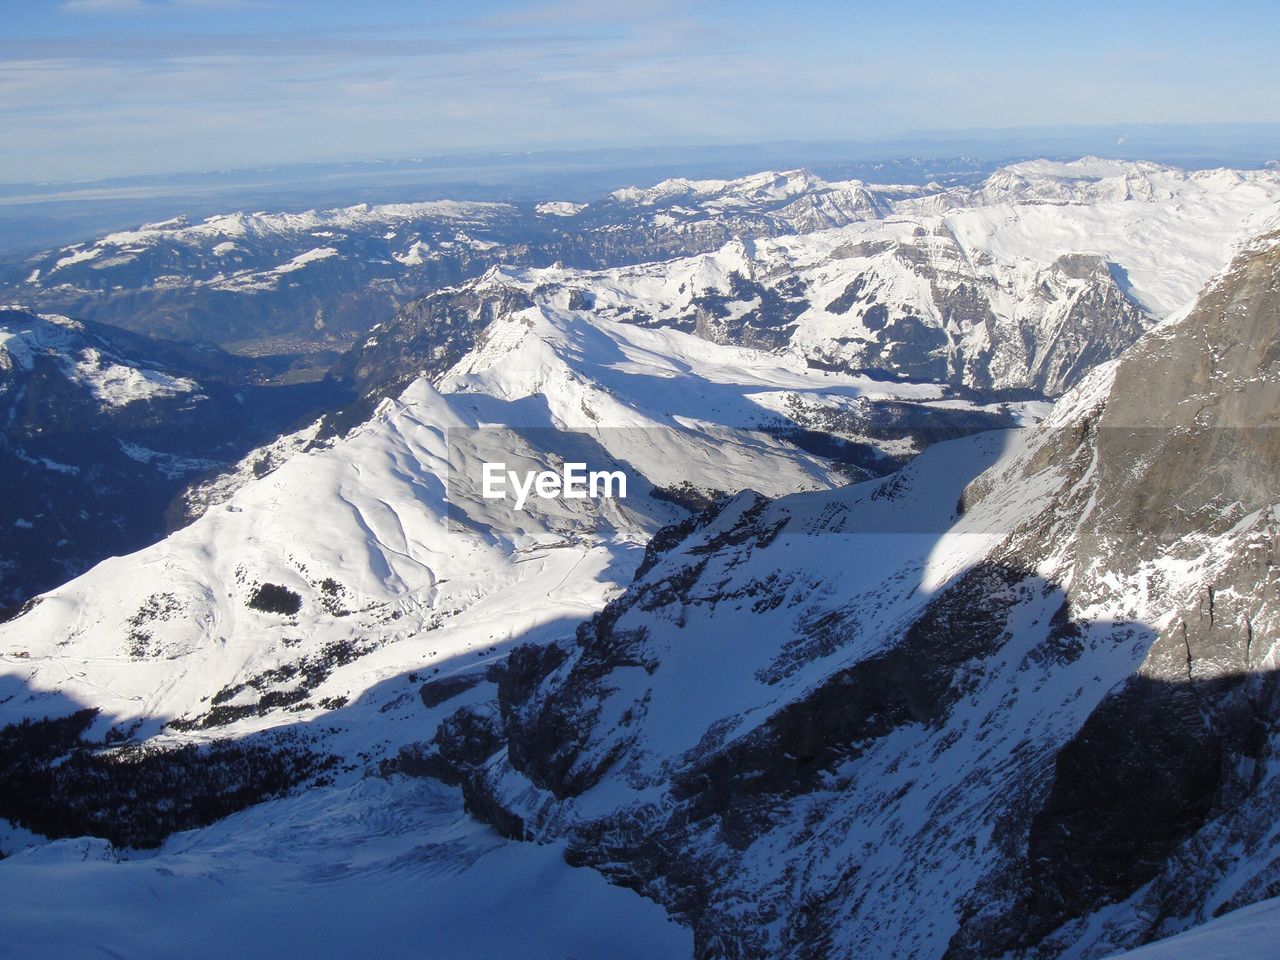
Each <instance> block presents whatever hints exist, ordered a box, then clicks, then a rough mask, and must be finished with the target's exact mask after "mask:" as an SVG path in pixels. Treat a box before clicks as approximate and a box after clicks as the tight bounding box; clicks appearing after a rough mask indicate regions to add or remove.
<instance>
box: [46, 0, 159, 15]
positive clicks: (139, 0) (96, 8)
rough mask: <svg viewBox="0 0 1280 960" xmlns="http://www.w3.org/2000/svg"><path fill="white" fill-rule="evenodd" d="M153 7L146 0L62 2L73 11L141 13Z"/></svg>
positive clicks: (72, 0) (64, 6)
mask: <svg viewBox="0 0 1280 960" xmlns="http://www.w3.org/2000/svg"><path fill="white" fill-rule="evenodd" d="M151 8H152V4H150V3H146V2H144V0H65V2H64V3H63V4H62V9H63V10H67V11H70V12H71V13H141V12H142V11H144V10H149V9H151Z"/></svg>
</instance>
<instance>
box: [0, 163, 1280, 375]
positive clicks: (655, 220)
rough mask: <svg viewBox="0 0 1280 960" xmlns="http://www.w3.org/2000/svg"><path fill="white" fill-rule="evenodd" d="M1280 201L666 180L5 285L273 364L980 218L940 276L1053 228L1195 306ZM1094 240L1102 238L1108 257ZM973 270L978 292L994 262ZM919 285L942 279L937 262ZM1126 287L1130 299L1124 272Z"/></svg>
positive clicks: (1133, 190)
mask: <svg viewBox="0 0 1280 960" xmlns="http://www.w3.org/2000/svg"><path fill="white" fill-rule="evenodd" d="M1278 184H1280V175H1277V174H1276V173H1275V172H1274V171H1262V172H1238V171H1229V170H1214V171H1197V172H1186V171H1182V170H1177V169H1175V168H1172V167H1164V166H1160V165H1158V164H1149V163H1119V162H1113V161H1101V160H1096V159H1086V160H1081V161H1076V162H1073V163H1055V162H1049V161H1033V162H1028V163H1022V164H1014V165H1012V166H1008V167H1005V168H1001V169H1000V170H997V171H996V172H995V173H994V174H992V175H991V176H990V177H989V178H988V179H987V180H986V181H985V182H983V183H982V184H980V185H978V186H976V187H971V186H963V185H960V186H950V187H943V186H941V185H938V184H931V185H927V186H923V187H921V186H913V185H905V186H899V185H877V184H867V183H863V182H861V181H857V180H850V181H838V182H827V181H824V180H822V179H821V178H819V177H817V176H815V175H814V174H812V173H811V172H809V171H805V170H792V171H784V172H772V171H771V172H765V173H760V174H756V175H753V176H749V177H742V178H739V179H736V180H667V181H663V182H662V183H660V184H657V185H655V186H652V187H633V188H626V189H623V190H618V191H615V192H614V193H612V194H610V195H609V196H607V197H604V198H602V199H600V200H598V201H596V202H593V203H587V204H582V203H568V202H564V201H555V200H548V201H544V202H542V203H536V204H503V203H477V202H465V203H464V202H455V201H427V202H420V203H401V204H380V205H369V204H360V205H356V206H352V207H344V208H337V209H332V210H322V211H315V210H312V211H305V212H302V213H229V214H224V215H219V216H214V217H210V218H208V219H206V220H204V221H202V222H199V223H188V222H186V221H185V220H176V221H169V222H165V223H159V224H149V225H145V226H143V227H140V228H138V229H136V230H127V231H120V232H116V233H113V234H107V235H104V236H102V237H99V238H96V239H94V240H90V241H86V242H83V243H78V244H73V245H70V246H67V247H62V248H59V249H56V250H51V251H47V252H46V253H43V254H40V255H37V256H34V257H30V258H26V259H24V260H22V261H21V262H16V263H12V264H10V265H8V267H6V268H5V269H4V270H3V271H0V281H2V285H0V295H3V296H4V297H5V298H7V299H9V300H12V301H14V302H22V303H25V304H28V305H30V306H32V307H33V308H38V309H40V310H45V311H56V312H60V313H64V314H68V315H71V316H75V317H80V318H86V319H92V320H99V321H104V322H108V323H113V324H116V325H118V326H124V327H126V328H128V329H131V330H136V331H139V332H143V333H147V334H150V335H164V336H172V337H178V338H200V339H204V340H209V341H212V342H216V343H220V344H231V345H234V346H236V347H237V349H241V350H246V351H253V352H258V353H275V354H279V353H290V352H306V351H315V350H325V349H335V348H338V349H341V348H343V347H345V346H347V345H349V344H350V342H351V341H352V339H354V338H358V337H359V336H360V335H362V334H363V333H365V332H367V331H368V330H369V328H370V327H372V326H374V325H375V324H378V323H382V322H385V321H388V320H390V319H391V318H392V317H393V316H394V315H395V313H396V312H397V310H398V309H399V308H400V307H402V306H403V305H405V304H406V303H408V302H409V301H411V300H412V299H413V298H414V297H415V296H417V295H420V294H422V293H424V292H426V291H429V290H433V289H436V288H439V287H441V286H445V285H448V284H453V283H458V282H461V281H464V280H467V279H469V278H473V277H476V276H479V275H481V274H483V273H484V272H485V271H486V270H488V269H489V268H490V267H492V266H495V265H504V266H508V267H517V268H518V267H549V266H552V265H554V264H556V263H561V264H565V265H568V266H572V267H577V268H583V269H599V268H605V267H611V266H620V265H625V264H636V263H645V262H649V261H655V260H664V259H667V258H671V257H684V256H688V255H690V254H696V253H704V252H711V251H714V250H717V249H720V248H722V247H723V246H724V245H725V244H727V243H730V242H731V241H734V240H751V239H754V238H762V237H775V236H784V235H790V234H796V233H812V232H815V231H822V230H830V229H835V228H840V227H845V226H848V225H850V224H858V223H868V222H882V221H886V220H887V221H893V220H903V219H905V220H909V221H913V222H915V221H919V222H916V223H915V225H916V227H919V228H920V229H922V230H924V231H925V233H926V234H928V233H932V232H934V231H935V230H937V229H938V227H939V225H940V221H939V218H942V221H941V223H942V225H948V224H947V223H946V217H947V215H948V214H951V213H954V212H956V211H961V210H977V209H985V210H987V211H988V216H987V217H985V218H983V217H970V218H967V220H966V225H967V228H968V230H967V232H964V233H962V234H961V235H960V236H959V237H957V250H955V251H949V252H948V251H944V254H943V257H944V261H946V260H950V259H952V258H953V257H955V256H959V257H960V258H961V261H962V262H963V261H964V258H965V257H966V256H967V253H968V251H969V250H970V249H973V248H976V249H985V248H986V246H987V245H988V244H989V243H990V242H991V237H992V236H993V235H994V234H997V233H998V234H1000V235H1001V236H1002V237H1003V242H1005V243H1007V244H1010V245H1012V246H1010V247H1006V248H1002V249H1001V250H998V251H994V252H993V254H994V255H995V256H997V257H998V258H1000V259H1004V260H1010V259H1015V258H1017V257H1018V256H1022V255H1024V252H1025V250H1026V249H1027V248H1028V245H1029V246H1030V248H1031V249H1032V250H1033V251H1034V253H1033V256H1035V257H1037V258H1040V259H1043V255H1042V251H1041V250H1040V248H1039V247H1038V246H1037V245H1036V243H1035V241H1036V240H1037V232H1039V231H1043V230H1046V229H1055V230H1059V231H1062V233H1059V234H1058V236H1057V239H1058V241H1059V242H1058V243H1057V244H1056V246H1059V247H1062V248H1063V249H1069V250H1072V251H1073V252H1080V253H1086V254H1090V255H1093V256H1098V257H1101V258H1103V259H1104V260H1106V261H1108V262H1109V263H1112V264H1118V265H1119V266H1120V267H1121V268H1123V269H1124V270H1129V269H1137V270H1139V271H1142V270H1144V269H1146V270H1148V271H1150V270H1156V271H1160V272H1163V273H1164V274H1166V275H1174V276H1173V278H1172V280H1171V281H1170V283H1171V286H1172V287H1174V288H1177V289H1178V290H1179V292H1180V293H1181V295H1182V301H1185V299H1186V298H1187V297H1189V296H1190V295H1191V294H1192V293H1193V292H1194V291H1195V289H1196V288H1197V287H1198V286H1199V283H1200V282H1202V281H1203V279H1204V278H1205V277H1206V276H1208V274H1209V273H1211V272H1212V271H1213V270H1215V269H1218V268H1220V267H1221V266H1222V265H1223V263H1225V258H1226V256H1227V255H1228V247H1227V246H1226V244H1227V242H1228V241H1229V240H1230V239H1231V238H1232V237H1235V236H1238V235H1240V234H1241V233H1242V232H1244V233H1247V232H1255V231H1256V229H1257V224H1256V221H1257V219H1258V218H1259V217H1265V216H1266V215H1268V214H1270V215H1274V213H1275V212H1276V205H1277V199H1276V197H1277V193H1280V186H1278ZM1048 206H1058V207H1064V206H1070V207H1076V208H1085V207H1088V208H1092V209H1093V210H1094V216H1092V217H1089V216H1087V215H1079V216H1065V215H1064V214H1063V212H1062V211H1059V212H1058V214H1056V215H1055V214H1053V213H1051V212H1048V211H1044V210H1041V211H1039V213H1035V212H1029V211H1028V210H1027V208H1029V207H1048ZM1009 208H1012V209H1009ZM1113 208H1114V209H1113ZM1077 213H1080V211H1077ZM1115 214H1120V216H1118V217H1114V216H1113V215H1115ZM1042 219H1044V221H1045V222H1042ZM1109 223H1115V224H1116V228H1117V229H1119V230H1122V231H1125V232H1126V238H1125V239H1126V241H1127V246H1128V248H1129V250H1130V252H1132V253H1133V254H1134V256H1133V257H1132V259H1133V260H1134V263H1133V264H1132V265H1131V264H1129V263H1128V262H1126V261H1125V260H1123V259H1117V258H1115V257H1113V256H1111V255H1110V251H1111V248H1112V247H1114V246H1115V244H1114V243H1113V242H1111V241H1114V240H1115V239H1116V238H1115V236H1114V235H1113V234H1114V231H1111V230H1109V229H1108V227H1107V224H1109ZM1188 227H1190V229H1187V228H1188ZM1098 230H1101V232H1102V234H1103V236H1102V237H1100V238H1099V242H1097V243H1093V242H1091V241H1092V235H1093V233H1094V232H1095V231H1098ZM1196 237H1199V238H1200V240H1199V243H1198V245H1194V244H1193V241H1194V238H1196ZM1170 245H1172V246H1173V248H1174V249H1173V251H1172V252H1173V253H1175V254H1186V253H1188V252H1191V253H1194V254H1195V258H1194V261H1193V263H1192V267H1193V273H1194V274H1195V277H1196V279H1195V280H1194V281H1193V280H1188V279H1183V278H1179V277H1178V276H1176V275H1177V274H1179V273H1180V272H1181V271H1182V270H1183V267H1184V262H1183V261H1182V260H1177V261H1172V260H1170V259H1168V255H1169V253H1170V252H1171V251H1170V250H1169V249H1168V247H1169V246H1170ZM1014 246H1016V247H1018V248H1019V249H1014V248H1013V247H1014ZM922 255H923V256H925V257H926V258H927V256H928V253H927V252H925V253H923V254H922ZM1209 261H1213V265H1212V266H1211V267H1209V269H1208V271H1207V272H1206V271H1205V265H1206V264H1207V263H1209ZM941 266H942V270H943V273H944V274H945V275H950V274H952V273H954V272H955V270H954V267H953V265H951V264H949V263H946V262H944V263H943V264H942V265H941ZM974 270H975V271H976V272H977V273H978V274H979V275H981V274H982V265H981V264H976V265H974ZM916 272H917V273H920V274H923V275H924V276H925V277H926V279H928V276H929V270H928V264H927V260H926V261H925V262H921V263H919V264H917V265H916ZM962 272H967V271H962ZM1116 279H1117V281H1118V282H1119V284H1120V286H1121V288H1124V287H1125V279H1124V275H1123V273H1120V274H1117V277H1116ZM943 286H944V287H946V286H947V281H946V280H945V278H944V280H943ZM986 292H987V291H986V290H985V289H984V288H982V287H981V286H980V287H979V290H978V292H977V293H974V294H970V295H969V296H968V297H961V302H959V303H957V304H951V305H949V304H947V303H942V304H938V305H937V306H936V308H935V309H943V310H950V311H952V312H956V313H957V314H958V315H959V316H960V317H961V322H965V321H966V320H969V319H970V313H971V312H972V311H973V310H978V311H979V313H981V310H980V308H981V307H982V306H983V303H982V300H983V294H985V293H986ZM1126 292H1127V291H1126ZM1162 292H1163V291H1162ZM975 297H976V298H977V303H976V304H974V303H971V302H970V301H971V300H972V299H973V298H975ZM1182 301H1179V302H1178V303H1175V304H1173V305H1172V306H1173V307H1176V306H1179V305H1181V302H1182ZM1140 305H1141V306H1143V307H1145V308H1147V309H1148V310H1151V311H1154V312H1156V313H1162V312H1163V311H1165V310H1166V309H1169V308H1170V304H1169V302H1168V301H1167V299H1161V298H1160V296H1159V295H1157V296H1156V298H1155V299H1154V300H1150V301H1146V300H1144V301H1142V302H1141V303H1140ZM921 309H922V310H925V313H926V314H927V313H929V312H930V311H929V310H927V309H925V307H923V306H922V307H921ZM873 322H874V321H873ZM837 352H839V351H837Z"/></svg>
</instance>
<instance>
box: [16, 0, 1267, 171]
mask: <svg viewBox="0 0 1280 960" xmlns="http://www.w3.org/2000/svg"><path fill="white" fill-rule="evenodd" d="M1278 49H1280V12H1277V8H1276V6H1275V3H1274V0H1267V2H1252V0H1234V2H1233V0H1226V2H1222V3H1218V4H1216V5H1215V4H1208V3H1202V2H1201V3H1194V4H1193V3H1184V2H1180V0H1166V2H1149V0H1139V2H1128V3H1126V2H1123V0H1112V2H1106V3H1102V2H1093V0H1078V2H1068V3H1057V4H1035V3H1027V2H1021V3H1006V2H1002V0H988V2H984V3H981V4H970V3H956V2H934V0H914V2H902V0H897V2H893V3H889V2H861V0H844V2H824V0H794V2H790V3H783V2H768V3H766V2H756V0H736V2H731V3H730V2H719V0H702V2H698V3H676V2H666V0H545V2H525V3H514V2H502V0H472V2H469V3H466V4H460V3H440V2H435V0H419V2H408V0H383V2H374V0H367V2H363V3H360V2H352V0H345V2H335V0H0V182H5V183H13V182H25V181H51V180H68V179H96V178H102V177H118V176H130V175H141V174H154V173H167V172H179V171H194V170H207V169H225V168H244V167H253V166H262V165H270V164H283V163H295V162H310V161H327V160H356V159H373V158H380V157H381V158H389V157H410V156H424V155H432V154H439V153H452V152H461V151H473V150H481V151H500V150H525V149H539V148H546V147H556V146H566V147H590V146H620V145H625V146H644V145H646V144H692V143H708V144H715V143H736V142H760V141H769V140H793V139H794V140H863V139H876V138H883V137H889V136H893V135H898V134H902V133H906V132H913V133H914V132H921V131H924V132H929V131H944V130H964V129H970V128H1005V127H1018V126H1025V125H1035V126H1058V125H1078V124H1090V125H1096V124H1124V123H1174V122H1182V123H1202V122H1203V123H1254V122H1260V123H1261V122H1268V123H1269V122H1276V121H1280V69H1277V66H1278V63H1277V61H1278V60H1280V58H1278V57H1277V54H1276V50H1278Z"/></svg>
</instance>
